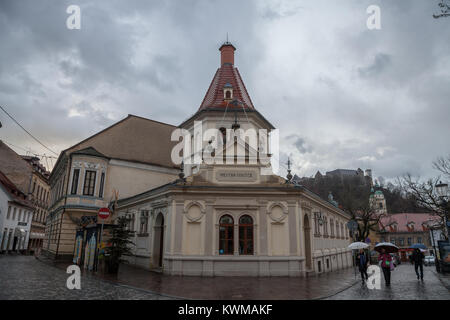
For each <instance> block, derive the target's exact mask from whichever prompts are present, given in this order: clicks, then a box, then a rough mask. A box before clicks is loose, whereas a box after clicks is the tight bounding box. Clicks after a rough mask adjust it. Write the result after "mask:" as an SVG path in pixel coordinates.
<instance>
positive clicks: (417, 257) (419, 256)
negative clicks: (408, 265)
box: [411, 248, 425, 281]
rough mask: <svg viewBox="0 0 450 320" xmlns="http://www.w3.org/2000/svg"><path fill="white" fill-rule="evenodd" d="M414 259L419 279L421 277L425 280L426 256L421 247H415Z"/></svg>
mask: <svg viewBox="0 0 450 320" xmlns="http://www.w3.org/2000/svg"><path fill="white" fill-rule="evenodd" d="M411 259H412V261H413V262H414V270H415V271H416V275H417V280H419V279H421V280H422V281H423V259H425V256H424V255H423V253H422V252H421V251H420V249H419V248H416V249H414V252H413V254H412V258H411ZM419 268H420V276H419V270H418V269H419Z"/></svg>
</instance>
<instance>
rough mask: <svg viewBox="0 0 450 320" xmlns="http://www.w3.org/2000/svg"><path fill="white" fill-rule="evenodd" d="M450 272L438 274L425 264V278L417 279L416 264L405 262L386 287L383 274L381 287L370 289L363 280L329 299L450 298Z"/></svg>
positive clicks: (393, 274) (397, 269)
mask: <svg viewBox="0 0 450 320" xmlns="http://www.w3.org/2000/svg"><path fill="white" fill-rule="evenodd" d="M449 284H450V274H445V275H443V274H438V273H437V272H436V269H435V267H434V266H428V267H425V266H424V280H423V281H420V280H417V276H416V273H415V271H414V266H413V265H411V264H409V263H404V264H401V265H399V266H397V268H396V269H395V270H394V271H393V272H392V274H391V286H390V287H386V286H385V284H384V278H383V275H382V274H381V289H380V290H377V289H368V288H367V286H366V285H362V283H361V281H359V282H358V284H356V285H354V286H352V287H351V288H349V289H347V290H344V291H342V292H340V293H338V294H336V295H334V296H332V297H329V298H328V299H329V300H450V287H449Z"/></svg>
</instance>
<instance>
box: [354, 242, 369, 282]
mask: <svg viewBox="0 0 450 320" xmlns="http://www.w3.org/2000/svg"><path fill="white" fill-rule="evenodd" d="M356 262H357V263H358V267H359V272H360V273H361V280H362V282H363V283H364V281H365V280H367V279H369V276H368V275H367V266H368V264H369V261H368V259H367V255H366V254H365V253H364V250H363V249H360V250H359V253H358V256H357V257H356Z"/></svg>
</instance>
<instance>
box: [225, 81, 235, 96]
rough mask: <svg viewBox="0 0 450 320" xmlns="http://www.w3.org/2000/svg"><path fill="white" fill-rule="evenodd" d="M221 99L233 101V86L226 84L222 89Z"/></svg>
mask: <svg viewBox="0 0 450 320" xmlns="http://www.w3.org/2000/svg"><path fill="white" fill-rule="evenodd" d="M223 99H224V100H232V99H233V86H232V85H231V83H229V82H227V83H226V84H225V86H224V87H223Z"/></svg>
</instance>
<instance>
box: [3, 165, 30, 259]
mask: <svg viewBox="0 0 450 320" xmlns="http://www.w3.org/2000/svg"><path fill="white" fill-rule="evenodd" d="M33 210H34V209H33V205H32V203H31V202H29V201H28V200H26V195H25V194H24V193H22V192H21V191H20V190H19V189H18V188H17V187H16V186H15V185H14V184H13V183H12V182H11V181H10V180H9V179H8V178H7V177H6V176H5V175H4V174H3V173H2V172H0V252H1V253H8V252H25V251H26V250H27V248H28V241H29V238H30V226H31V221H32V218H33Z"/></svg>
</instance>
